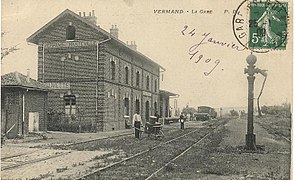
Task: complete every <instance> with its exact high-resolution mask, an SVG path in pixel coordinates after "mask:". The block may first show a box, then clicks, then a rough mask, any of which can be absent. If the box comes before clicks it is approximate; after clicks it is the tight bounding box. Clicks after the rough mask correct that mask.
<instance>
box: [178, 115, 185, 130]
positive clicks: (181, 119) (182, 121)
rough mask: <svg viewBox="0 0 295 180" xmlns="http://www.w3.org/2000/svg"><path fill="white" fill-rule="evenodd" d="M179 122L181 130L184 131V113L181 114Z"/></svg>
mask: <svg viewBox="0 0 295 180" xmlns="http://www.w3.org/2000/svg"><path fill="white" fill-rule="evenodd" d="M179 122H180V129H184V115H183V112H182V113H181V114H180V117H179Z"/></svg>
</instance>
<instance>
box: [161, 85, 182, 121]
mask: <svg viewBox="0 0 295 180" xmlns="http://www.w3.org/2000/svg"><path fill="white" fill-rule="evenodd" d="M170 97H178V94H175V93H172V92H169V91H166V90H160V113H159V115H160V117H161V118H164V117H174V116H178V114H177V112H176V111H177V104H174V107H171V106H170Z"/></svg>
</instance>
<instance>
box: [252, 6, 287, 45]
mask: <svg viewBox="0 0 295 180" xmlns="http://www.w3.org/2000/svg"><path fill="white" fill-rule="evenodd" d="M287 22H288V2H250V19H249V43H248V47H249V48H250V49H252V48H261V49H285V48H286V39H287Z"/></svg>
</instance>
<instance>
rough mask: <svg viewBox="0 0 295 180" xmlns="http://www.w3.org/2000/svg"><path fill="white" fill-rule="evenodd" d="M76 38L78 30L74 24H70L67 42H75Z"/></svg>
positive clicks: (67, 31) (67, 30)
mask: <svg viewBox="0 0 295 180" xmlns="http://www.w3.org/2000/svg"><path fill="white" fill-rule="evenodd" d="M75 36H76V29H75V27H74V26H73V25H72V22H70V23H69V26H68V27H67V29H66V40H74V39H75Z"/></svg>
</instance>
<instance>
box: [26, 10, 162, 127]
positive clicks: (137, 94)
mask: <svg viewBox="0 0 295 180" xmlns="http://www.w3.org/2000/svg"><path fill="white" fill-rule="evenodd" d="M96 21H97V18H96V16H95V15H94V11H92V13H91V12H90V13H89V15H88V14H87V15H85V13H83V14H81V13H79V14H76V13H74V12H72V11H71V10H68V9H66V10H65V11H63V12H62V13H61V14H59V15H58V16H56V17H55V18H54V19H52V20H51V21H50V22H48V23H47V24H46V25H44V26H43V27H41V28H40V29H39V30H37V31H36V32H35V33H34V34H32V35H31V36H30V37H28V38H27V41H28V42H29V43H32V44H35V45H37V46H38V80H39V81H41V82H44V83H46V85H48V86H49V87H50V88H51V91H50V92H49V94H48V106H49V108H51V109H54V110H59V111H62V112H63V114H64V117H65V118H68V119H69V121H74V120H75V119H77V118H73V117H78V119H79V120H80V121H81V122H82V124H84V125H87V126H91V128H92V130H91V131H110V130H119V129H124V128H126V124H128V123H130V122H131V120H132V116H133V114H134V113H135V112H138V113H139V114H140V115H141V117H142V120H143V122H146V121H147V120H148V119H149V116H151V115H154V114H155V112H158V113H159V112H160V104H159V103H160V91H159V85H160V84H159V83H160V82H159V81H160V78H159V77H160V72H162V71H163V70H164V68H163V67H161V66H160V65H159V64H157V63H156V62H154V61H153V60H151V59H150V58H148V57H146V56H145V55H143V54H142V53H140V52H139V51H137V47H136V44H135V42H131V43H130V44H127V43H124V42H122V41H121V40H119V29H118V27H117V26H112V27H111V29H110V31H109V32H107V31H105V30H103V29H102V28H100V26H98V25H97V24H96ZM165 111H166V110H165Z"/></svg>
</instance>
